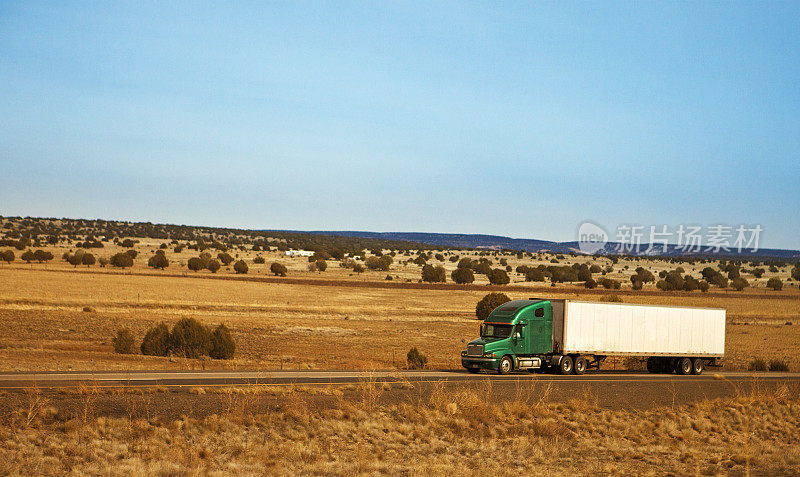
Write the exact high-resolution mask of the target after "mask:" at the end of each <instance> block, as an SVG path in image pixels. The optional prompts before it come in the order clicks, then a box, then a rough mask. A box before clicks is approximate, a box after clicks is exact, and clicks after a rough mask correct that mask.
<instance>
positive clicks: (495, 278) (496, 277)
mask: <svg viewBox="0 0 800 477" xmlns="http://www.w3.org/2000/svg"><path fill="white" fill-rule="evenodd" d="M488 277H489V283H490V284H492V285H506V284H508V282H510V281H511V279H510V278H508V273H506V271H505V270H503V269H502V268H495V269H492V271H491V272H489V275H488Z"/></svg>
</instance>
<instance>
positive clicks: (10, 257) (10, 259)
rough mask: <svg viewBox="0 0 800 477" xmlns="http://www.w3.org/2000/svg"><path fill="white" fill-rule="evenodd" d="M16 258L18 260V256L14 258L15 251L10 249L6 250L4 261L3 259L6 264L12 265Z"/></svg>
mask: <svg viewBox="0 0 800 477" xmlns="http://www.w3.org/2000/svg"><path fill="white" fill-rule="evenodd" d="M16 258H17V257H16V256H14V251H13V250H11V249H8V250H6V251H4V252H3V256H2V259H3V261H4V262H6V263H11V262H13V261H14V260H15V259H16Z"/></svg>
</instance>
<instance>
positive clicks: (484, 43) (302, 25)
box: [0, 1, 800, 249]
mask: <svg viewBox="0 0 800 477" xmlns="http://www.w3.org/2000/svg"><path fill="white" fill-rule="evenodd" d="M798 24H800V3H798V2H785V3H781V2H755V3H739V2H715V3H711V2H692V3H688V2H687V3H679V2H663V3H656V2H635V3H633V2H632V3H626V2H593V3H589V2H580V3H566V4H565V3H562V2H543V3H535V2H519V3H499V2H483V3H477V2H452V3H449V2H418V3H412V2H365V3H348V2H277V3H267V2H253V3H240V2H236V3H230V4H229V3H228V2H214V3H207V4H203V3H199V2H190V3H181V2H153V3H148V2H128V3H122V2H107V3H78V2H59V3H56V2H54V3H40V2H30V1H25V2H10V1H5V2H2V3H0V162H1V163H2V164H3V179H2V186H1V187H0V214H3V215H31V216H46V217H62V216H64V217H81V218H107V219H127V220H143V221H152V222H168V223H182V224H194V225H201V224H202V225H215V226H234V227H244V228H278V229H301V230H325V229H327V230H331V229H336V230H374V231H428V232H464V233H489V234H499V235H509V236H514V237H526V238H540V239H548V240H574V239H575V237H576V230H577V227H578V225H579V224H580V223H581V222H583V221H584V220H591V221H593V222H596V223H599V224H601V225H604V226H605V227H606V229H607V230H609V231H613V229H615V227H617V226H618V225H620V224H643V225H661V224H666V225H669V226H670V227H676V226H677V225H678V224H698V225H704V226H710V225H712V224H717V223H724V224H731V225H738V224H760V225H761V226H762V227H763V229H764V232H763V233H762V236H761V239H762V240H761V246H762V247H780V248H795V249H797V248H800V238H799V237H800V214H799V213H798V211H797V203H798V200H797V199H798V196H799V195H800V194H799V192H800V188H798V179H800V167H799V166H798V162H800V161H798V159H800V157H798V156H799V155H800V153H799V152H798V151H800V120H799V119H800V87H798V85H800V28H798V27H797V26H798Z"/></svg>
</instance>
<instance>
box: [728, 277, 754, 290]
mask: <svg viewBox="0 0 800 477" xmlns="http://www.w3.org/2000/svg"><path fill="white" fill-rule="evenodd" d="M749 286H750V283H748V281H747V280H745V279H744V278H742V277H736V278H734V279H733V280H731V287H732V288H733V289H734V290H736V291H742V290H744V289H745V288H747V287H749Z"/></svg>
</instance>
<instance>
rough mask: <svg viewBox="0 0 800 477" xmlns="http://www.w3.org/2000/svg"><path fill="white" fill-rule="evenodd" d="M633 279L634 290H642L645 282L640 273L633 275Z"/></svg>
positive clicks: (632, 287)
mask: <svg viewBox="0 0 800 477" xmlns="http://www.w3.org/2000/svg"><path fill="white" fill-rule="evenodd" d="M631 280H632V283H631V289H633V290H641V289H642V288H644V282H643V281H642V280H641V278H640V277H639V275H634V276H632V277H631Z"/></svg>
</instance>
